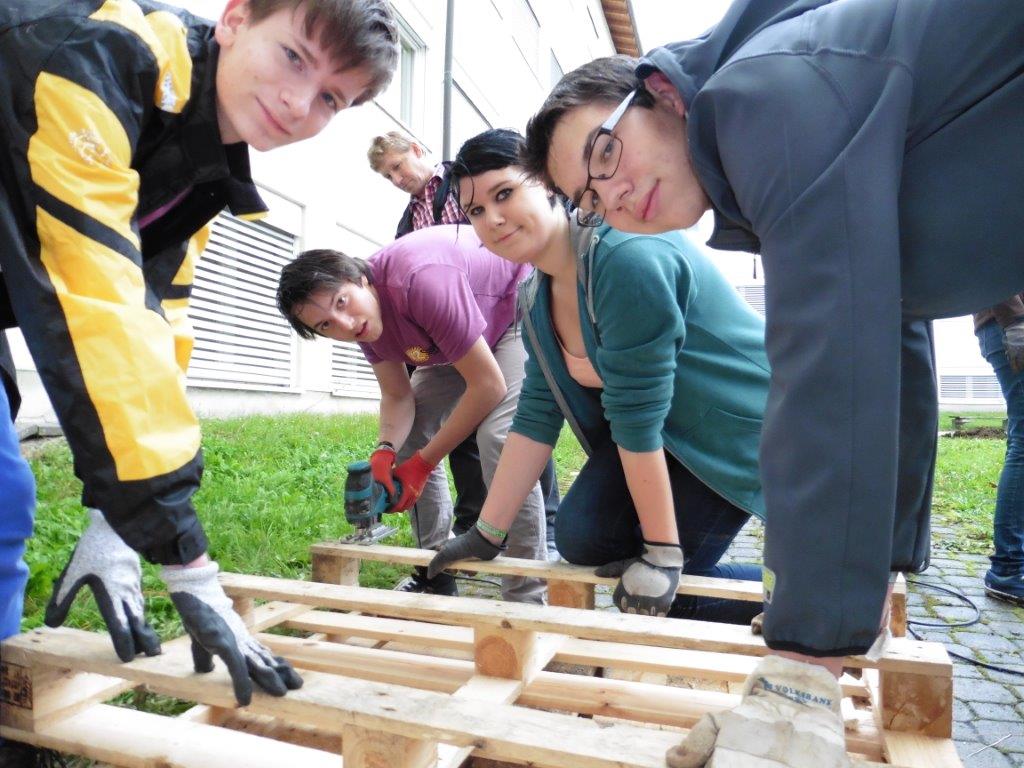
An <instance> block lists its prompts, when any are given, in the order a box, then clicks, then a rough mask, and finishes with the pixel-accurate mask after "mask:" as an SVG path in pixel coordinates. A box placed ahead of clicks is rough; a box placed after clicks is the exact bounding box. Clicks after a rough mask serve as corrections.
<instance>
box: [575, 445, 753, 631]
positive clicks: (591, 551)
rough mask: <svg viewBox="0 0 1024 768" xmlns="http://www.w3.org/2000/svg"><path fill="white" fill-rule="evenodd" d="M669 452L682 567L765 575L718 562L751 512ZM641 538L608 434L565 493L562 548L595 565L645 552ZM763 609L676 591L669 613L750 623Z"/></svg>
mask: <svg viewBox="0 0 1024 768" xmlns="http://www.w3.org/2000/svg"><path fill="white" fill-rule="evenodd" d="M665 458H666V459H667V461H668V471H669V479H670V482H671V484H672V498H673V499H674V500H675V508H676V525H677V526H678V528H679V542H680V543H681V544H682V547H683V562H684V565H683V573H686V574H690V575H692V576H715V577H718V578H723V579H745V580H749V581H761V566H759V565H754V564H748V563H719V562H718V561H719V559H720V558H721V557H722V555H723V554H725V551H726V550H727V549H728V548H729V545H730V544H731V543H732V540H733V539H734V538H735V537H736V534H737V532H738V531H739V530H740V528H742V527H743V525H744V523H746V522H747V520H748V519H749V517H750V516H749V515H748V514H747V513H746V512H744V511H743V510H741V509H739V508H738V507H735V506H733V505H732V504H730V503H729V502H728V501H726V500H725V499H723V498H722V497H721V496H719V495H718V494H717V493H715V492H714V491H712V490H711V489H710V488H708V487H707V486H706V485H704V483H702V482H701V481H700V480H698V479H697V478H696V477H694V476H693V474H692V473H691V472H690V471H689V470H688V469H686V467H684V466H683V465H682V464H680V463H679V462H678V461H676V460H675V459H674V458H672V456H671V455H668V454H666V457H665ZM643 540H644V537H643V533H642V532H641V531H640V519H639V518H638V517H637V514H636V507H635V506H634V505H633V498H632V496H630V493H629V488H628V487H627V486H626V477H625V474H624V473H623V471H622V462H621V460H620V458H619V450H618V446H617V445H615V443H614V442H612V441H611V440H609V441H607V442H605V443H604V444H603V445H601V446H599V447H597V448H596V449H595V450H594V452H593V453H592V454H591V456H590V458H589V459H587V463H586V464H584V465H583V469H581V470H580V473H579V475H578V476H577V477H576V480H575V481H574V482H573V484H572V487H571V488H569V490H568V492H567V493H566V494H565V497H564V498H563V499H562V504H561V506H559V508H558V515H557V517H556V518H555V542H556V543H557V545H558V551H559V553H560V554H561V555H562V557H563V558H565V559H566V560H567V561H569V562H570V563H576V564H577V565H594V566H597V565H604V564H605V563H610V562H611V561H613V560H624V559H626V558H630V557H636V556H638V555H640V554H641V553H642V551H643ZM761 610H762V605H761V603H752V602H747V601H743V600H722V599H718V598H708V597H694V596H691V595H677V596H676V599H675V601H674V602H673V603H672V609H671V611H670V612H669V616H673V617H675V618H685V619H701V620H703V621H719V622H725V623H729V624H748V623H749V622H750V620H751V619H752V618H754V616H756V615H757V614H758V613H760V612H761Z"/></svg>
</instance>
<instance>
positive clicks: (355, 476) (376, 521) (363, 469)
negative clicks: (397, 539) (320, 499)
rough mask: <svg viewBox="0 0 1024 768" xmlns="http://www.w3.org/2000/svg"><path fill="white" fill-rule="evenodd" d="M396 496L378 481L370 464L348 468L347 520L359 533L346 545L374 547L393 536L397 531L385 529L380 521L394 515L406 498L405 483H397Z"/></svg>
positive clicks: (389, 528)
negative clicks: (387, 515) (403, 493)
mask: <svg viewBox="0 0 1024 768" xmlns="http://www.w3.org/2000/svg"><path fill="white" fill-rule="evenodd" d="M392 482H393V483H394V485H395V495H394V496H391V495H389V494H388V491H387V489H386V488H385V487H384V486H383V485H382V484H381V483H378V482H377V481H376V480H374V479H373V474H372V472H371V471H370V462H368V461H353V462H352V463H351V464H349V465H348V477H346V478H345V520H347V521H348V522H349V523H351V524H352V525H354V526H355V529H356V532H355V533H354V534H351V535H349V536H347V537H345V538H344V539H342V541H344V542H345V543H348V544H374V543H376V542H378V541H380V540H381V539H383V538H385V537H387V536H390V535H391V534H392V533H394V532H395V531H396V530H398V529H397V528H393V527H391V526H389V525H384V524H383V523H382V522H381V521H380V520H381V516H382V515H383V514H384V513H385V512H390V511H391V509H392V508H393V507H394V505H395V504H397V503H398V499H399V498H401V496H402V483H401V482H400V481H399V480H397V479H393V480H392Z"/></svg>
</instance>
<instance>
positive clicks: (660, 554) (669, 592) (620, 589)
mask: <svg viewBox="0 0 1024 768" xmlns="http://www.w3.org/2000/svg"><path fill="white" fill-rule="evenodd" d="M682 570H683V548H682V547H680V546H679V545H678V544H657V543H654V542H650V541H645V542H644V553H643V554H642V555H641V556H640V557H631V558H629V559H628V560H615V561H613V562H611V563H608V564H606V565H602V566H599V567H597V568H595V569H594V575H596V576H605V577H611V578H615V577H616V576H618V577H620V578H619V583H618V585H616V587H615V592H614V594H613V595H612V600H613V602H614V603H615V605H617V606H618V608H619V610H620V611H622V612H623V613H639V614H642V615H645V616H666V615H668V609H669V608H671V607H672V601H673V600H674V599H675V596H676V587H678V586H679V574H680V573H681V572H682Z"/></svg>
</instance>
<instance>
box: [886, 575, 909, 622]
mask: <svg viewBox="0 0 1024 768" xmlns="http://www.w3.org/2000/svg"><path fill="white" fill-rule="evenodd" d="M889 631H890V632H892V636H893V637H906V636H907V579H906V577H905V576H904V575H903V574H902V573H901V574H899V575H898V576H897V577H896V582H895V583H894V584H893V586H892V596H891V597H890V600H889Z"/></svg>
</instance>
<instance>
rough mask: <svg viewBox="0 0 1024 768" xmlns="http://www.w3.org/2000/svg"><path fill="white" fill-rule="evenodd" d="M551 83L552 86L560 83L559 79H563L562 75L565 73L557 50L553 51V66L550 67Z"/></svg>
mask: <svg viewBox="0 0 1024 768" xmlns="http://www.w3.org/2000/svg"><path fill="white" fill-rule="evenodd" d="M550 70H551V71H550V76H551V85H552V87H554V86H556V85H558V81H559V80H561V79H562V75H564V74H565V73H564V72H563V71H562V65H561V64H559V63H558V58H557V57H556V56H555V52H554V51H552V52H551V67H550Z"/></svg>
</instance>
